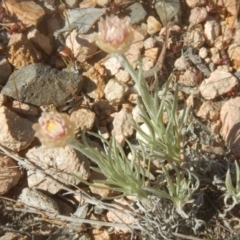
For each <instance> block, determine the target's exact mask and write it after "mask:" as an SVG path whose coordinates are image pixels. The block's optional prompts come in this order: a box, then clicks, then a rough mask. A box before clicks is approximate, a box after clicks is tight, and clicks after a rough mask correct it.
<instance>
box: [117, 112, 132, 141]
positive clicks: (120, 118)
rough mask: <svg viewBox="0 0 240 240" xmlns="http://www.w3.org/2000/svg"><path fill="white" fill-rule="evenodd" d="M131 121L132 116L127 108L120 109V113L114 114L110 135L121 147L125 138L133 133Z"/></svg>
mask: <svg viewBox="0 0 240 240" xmlns="http://www.w3.org/2000/svg"><path fill="white" fill-rule="evenodd" d="M131 120H132V115H131V113H130V112H129V110H128V109H127V108H122V109H121V111H120V112H117V113H115V117H114V120H113V130H112V135H113V136H114V137H115V138H116V140H117V141H118V142H119V143H120V144H121V145H122V146H123V145H124V144H125V140H126V138H128V137H131V136H132V135H133V133H134V129H133V126H132V124H131Z"/></svg>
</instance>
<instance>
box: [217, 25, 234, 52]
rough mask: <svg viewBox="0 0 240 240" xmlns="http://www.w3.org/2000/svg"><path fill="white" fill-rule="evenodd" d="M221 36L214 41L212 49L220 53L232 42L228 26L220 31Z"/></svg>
mask: <svg viewBox="0 0 240 240" xmlns="http://www.w3.org/2000/svg"><path fill="white" fill-rule="evenodd" d="M222 33H223V34H222V35H220V36H219V37H218V38H217V39H216V40H215V41H214V47H215V48H217V49H218V50H220V51H222V50H224V49H226V48H227V47H228V46H229V44H230V43H231V41H232V38H233V30H232V29H231V28H230V27H229V26H225V27H224V28H223V29H222Z"/></svg>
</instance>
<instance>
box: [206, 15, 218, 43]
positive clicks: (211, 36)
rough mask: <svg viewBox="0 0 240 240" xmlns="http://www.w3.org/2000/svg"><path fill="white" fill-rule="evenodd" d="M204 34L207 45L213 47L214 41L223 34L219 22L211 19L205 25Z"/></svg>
mask: <svg viewBox="0 0 240 240" xmlns="http://www.w3.org/2000/svg"><path fill="white" fill-rule="evenodd" d="M204 33H205V37H206V43H207V44H208V45H209V46H212V45H213V43H214V41H215V40H216V39H217V37H218V36H219V35H220V33H221V27H220V24H219V22H218V21H216V20H215V19H209V20H207V21H206V23H205V24H204Z"/></svg>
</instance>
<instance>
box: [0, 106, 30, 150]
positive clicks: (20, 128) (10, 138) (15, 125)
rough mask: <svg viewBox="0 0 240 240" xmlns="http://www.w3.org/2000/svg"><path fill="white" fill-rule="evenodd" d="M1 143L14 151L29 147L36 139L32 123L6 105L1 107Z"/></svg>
mask: <svg viewBox="0 0 240 240" xmlns="http://www.w3.org/2000/svg"><path fill="white" fill-rule="evenodd" d="M0 122H1V124H2V128H0V144H1V145H2V146H4V147H6V148H8V149H11V150H12V151H14V152H19V151H20V150H23V149H25V148H27V147H28V146H29V145H30V144H31V142H32V141H33V139H34V131H33V129H32V123H31V122H30V121H28V120H27V119H24V118H21V117H19V116H18V115H17V114H15V113H14V112H11V111H10V110H8V109H7V108H6V107H4V106H3V107H0Z"/></svg>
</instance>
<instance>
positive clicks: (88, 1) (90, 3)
mask: <svg viewBox="0 0 240 240" xmlns="http://www.w3.org/2000/svg"><path fill="white" fill-rule="evenodd" d="M96 5H97V0H83V1H81V2H80V4H79V7H80V8H94V7H96Z"/></svg>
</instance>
